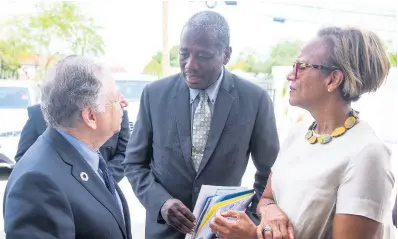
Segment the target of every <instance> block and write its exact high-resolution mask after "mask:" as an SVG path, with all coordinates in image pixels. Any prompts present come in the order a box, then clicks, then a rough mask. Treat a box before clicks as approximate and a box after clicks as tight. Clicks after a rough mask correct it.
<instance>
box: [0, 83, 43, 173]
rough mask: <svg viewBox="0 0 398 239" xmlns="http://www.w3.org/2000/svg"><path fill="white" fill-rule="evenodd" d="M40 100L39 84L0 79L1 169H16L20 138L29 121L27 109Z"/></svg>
mask: <svg viewBox="0 0 398 239" xmlns="http://www.w3.org/2000/svg"><path fill="white" fill-rule="evenodd" d="M39 100H40V91H39V87H38V85H37V83H35V82H33V81H28V80H26V81H25V80H2V79H0V167H6V168H13V167H14V164H15V160H14V156H15V153H16V151H17V148H18V142H19V136H20V134H21V131H22V128H23V127H24V125H25V123H26V121H27V119H28V112H27V108H28V107H29V106H32V105H34V104H37V103H39Z"/></svg>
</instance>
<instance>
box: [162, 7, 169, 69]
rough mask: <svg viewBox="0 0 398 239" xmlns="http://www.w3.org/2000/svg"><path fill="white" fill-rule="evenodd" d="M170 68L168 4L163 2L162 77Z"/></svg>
mask: <svg viewBox="0 0 398 239" xmlns="http://www.w3.org/2000/svg"><path fill="white" fill-rule="evenodd" d="M169 68H170V51H169V2H168V1H163V54H162V75H163V76H167V75H168V73H169Z"/></svg>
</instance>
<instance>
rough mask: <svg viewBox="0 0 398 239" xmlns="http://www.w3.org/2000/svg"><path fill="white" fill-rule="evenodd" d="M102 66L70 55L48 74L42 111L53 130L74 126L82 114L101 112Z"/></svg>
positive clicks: (42, 95) (43, 91)
mask: <svg viewBox="0 0 398 239" xmlns="http://www.w3.org/2000/svg"><path fill="white" fill-rule="evenodd" d="M102 70H103V66H102V64H100V63H98V62H96V61H95V60H93V59H91V58H88V57H84V56H76V55H72V56H67V57H65V58H64V59H62V60H61V61H59V62H58V63H57V64H56V66H55V67H54V68H53V69H52V70H51V71H50V72H49V74H48V76H47V78H46V80H45V82H44V84H43V86H42V88H41V101H42V102H41V109H42V111H43V115H44V118H45V120H46V122H47V125H48V126H50V127H54V128H57V127H65V128H70V127H73V125H74V124H75V122H76V121H77V120H79V119H81V111H82V110H83V109H84V108H90V109H92V110H95V111H97V112H102V111H103V110H104V109H105V108H104V107H105V102H103V98H104V97H103V87H102V86H103V83H102V82H101V78H102V77H101V75H102V74H101V72H102Z"/></svg>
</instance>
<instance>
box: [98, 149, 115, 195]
mask: <svg viewBox="0 0 398 239" xmlns="http://www.w3.org/2000/svg"><path fill="white" fill-rule="evenodd" d="M98 157H99V168H98V172H99V173H100V175H101V176H102V178H103V179H104V181H105V185H106V187H107V188H108V190H109V192H110V193H111V194H112V195H113V196H116V187H115V181H114V179H113V176H112V174H111V173H110V172H109V168H108V166H107V165H106V162H105V159H104V158H103V157H102V155H101V153H98Z"/></svg>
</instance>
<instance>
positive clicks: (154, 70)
mask: <svg viewBox="0 0 398 239" xmlns="http://www.w3.org/2000/svg"><path fill="white" fill-rule="evenodd" d="M178 49H179V46H178V45H176V46H173V47H172V48H171V49H170V53H169V54H170V66H171V67H178V66H179V58H178V56H179V52H178ZM162 57H163V54H162V52H161V51H158V52H157V53H156V54H155V55H153V56H152V58H151V60H150V61H149V62H148V63H147V64H146V65H145V66H144V69H143V71H142V73H144V74H149V75H154V76H157V77H161V76H162Z"/></svg>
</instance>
